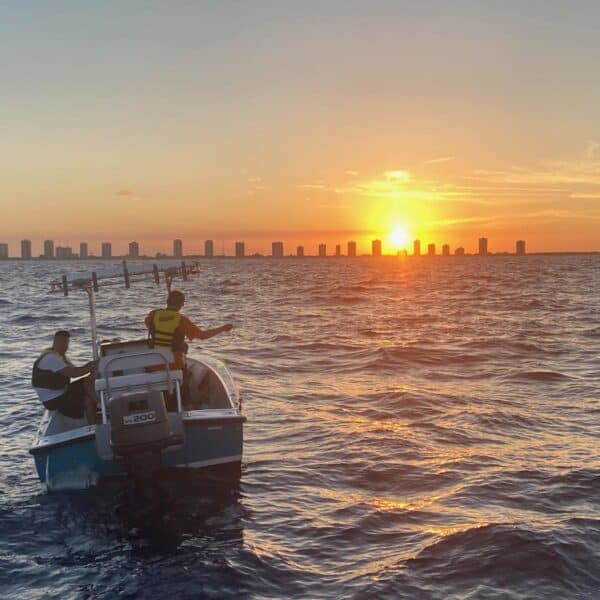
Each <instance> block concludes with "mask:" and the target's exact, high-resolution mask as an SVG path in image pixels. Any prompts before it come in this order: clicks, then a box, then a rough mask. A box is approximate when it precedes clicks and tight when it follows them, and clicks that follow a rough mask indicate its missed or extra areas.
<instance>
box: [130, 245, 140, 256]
mask: <svg viewBox="0 0 600 600" xmlns="http://www.w3.org/2000/svg"><path fill="white" fill-rule="evenodd" d="M139 257H140V245H139V244H138V243H137V242H129V258H139Z"/></svg>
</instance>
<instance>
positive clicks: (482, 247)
mask: <svg viewBox="0 0 600 600" xmlns="http://www.w3.org/2000/svg"><path fill="white" fill-rule="evenodd" d="M487 254H488V240H487V238H484V237H482V238H479V256H487Z"/></svg>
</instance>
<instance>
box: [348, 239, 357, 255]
mask: <svg viewBox="0 0 600 600" xmlns="http://www.w3.org/2000/svg"><path fill="white" fill-rule="evenodd" d="M348 256H352V257H354V256H356V242H355V241H354V240H350V241H349V242H348Z"/></svg>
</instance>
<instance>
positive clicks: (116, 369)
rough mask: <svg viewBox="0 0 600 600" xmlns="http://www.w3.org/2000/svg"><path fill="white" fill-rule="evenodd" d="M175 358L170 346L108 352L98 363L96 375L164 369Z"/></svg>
mask: <svg viewBox="0 0 600 600" xmlns="http://www.w3.org/2000/svg"><path fill="white" fill-rule="evenodd" d="M174 360H175V358H174V356H173V352H172V351H171V349H170V348H145V349H143V348H142V349H139V350H138V351H135V350H134V351H133V352H123V353H117V354H108V355H106V356H103V357H102V358H101V359H100V362H99V363H98V376H99V377H100V378H102V377H106V376H107V375H109V376H111V375H132V374H134V373H144V372H147V371H151V370H160V369H164V368H165V366H166V365H167V364H168V365H172V364H173V361H174Z"/></svg>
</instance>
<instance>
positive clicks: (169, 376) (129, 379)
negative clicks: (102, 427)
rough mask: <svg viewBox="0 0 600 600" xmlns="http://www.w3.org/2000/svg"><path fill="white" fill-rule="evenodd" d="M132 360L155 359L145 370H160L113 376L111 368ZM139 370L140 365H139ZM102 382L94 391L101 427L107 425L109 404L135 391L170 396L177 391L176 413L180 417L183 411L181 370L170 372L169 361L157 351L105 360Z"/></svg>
mask: <svg viewBox="0 0 600 600" xmlns="http://www.w3.org/2000/svg"><path fill="white" fill-rule="evenodd" d="M132 358H134V359H135V358H148V359H156V358H158V359H159V361H158V363H157V361H156V360H149V361H148V362H147V363H146V364H145V365H142V366H144V367H157V368H158V369H159V370H155V371H150V372H146V371H144V372H142V373H132V374H128V375H112V371H111V369H110V368H109V367H110V366H112V368H113V370H116V369H114V366H115V363H118V362H126V361H127V360H129V361H131V359H132ZM136 366H140V365H136ZM99 373H100V378H99V379H97V380H96V383H95V388H96V391H97V392H100V409H101V412H102V423H103V424H106V423H107V422H108V417H107V407H106V404H107V402H108V401H110V400H111V399H112V398H113V397H114V396H115V394H117V393H120V394H123V393H127V392H133V391H140V390H146V391H168V392H169V393H170V394H172V393H173V388H174V389H175V395H176V398H177V411H178V412H179V413H181V412H182V411H183V407H182V400H181V383H182V382H183V372H182V371H181V370H179V369H171V368H170V364H169V358H168V357H167V356H165V354H163V353H162V352H160V351H158V350H148V351H146V352H132V353H130V354H119V355H116V356H105V357H103V358H102V359H100V364H99Z"/></svg>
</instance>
